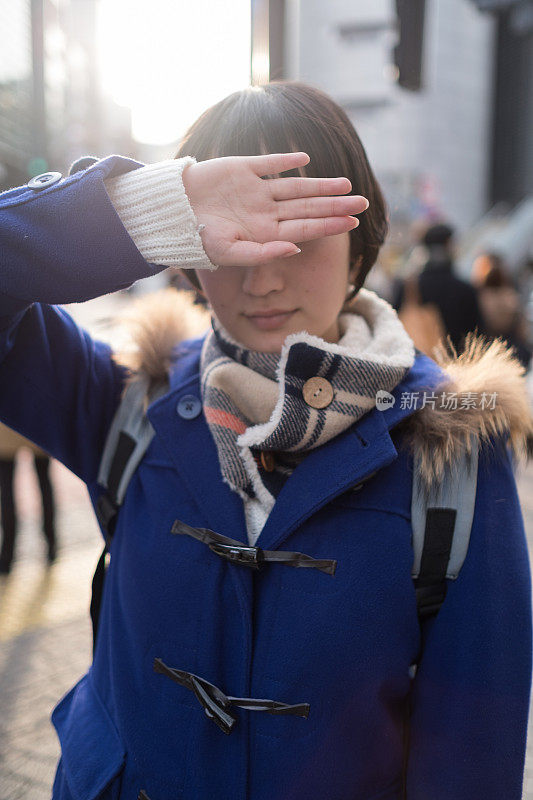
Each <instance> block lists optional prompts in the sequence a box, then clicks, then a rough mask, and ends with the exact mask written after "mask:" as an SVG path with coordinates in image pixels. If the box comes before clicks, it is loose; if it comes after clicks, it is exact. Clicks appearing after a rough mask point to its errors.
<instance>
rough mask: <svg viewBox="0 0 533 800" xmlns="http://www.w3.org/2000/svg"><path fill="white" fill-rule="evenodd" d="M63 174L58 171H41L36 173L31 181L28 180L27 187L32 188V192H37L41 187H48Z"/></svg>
mask: <svg viewBox="0 0 533 800" xmlns="http://www.w3.org/2000/svg"><path fill="white" fill-rule="evenodd" d="M62 177H63V176H62V175H61V173H60V172H43V173H42V175H36V176H35V178H32V179H31V181H28V187H29V188H30V189H33V191H34V192H39V191H40V190H41V189H48V187H49V186H53V185H54V183H57V182H58V181H60V180H61V178H62Z"/></svg>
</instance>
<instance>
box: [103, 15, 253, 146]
mask: <svg viewBox="0 0 533 800" xmlns="http://www.w3.org/2000/svg"><path fill="white" fill-rule="evenodd" d="M250 6H251V2H250V0H148V2H147V0H100V8H99V15H98V43H99V44H98V49H99V53H100V59H99V60H100V70H101V80H102V84H103V86H104V90H105V91H106V93H108V94H109V95H110V96H111V97H112V98H113V99H114V100H115V101H116V102H117V103H119V104H120V105H124V106H129V107H130V108H131V109H132V125H133V136H134V138H135V139H137V140H138V141H140V142H146V143H149V144H167V143H170V142H173V141H175V140H176V139H177V138H179V137H180V136H181V135H182V134H183V133H184V132H185V131H186V129H187V128H188V126H189V125H190V124H191V123H192V122H194V120H195V119H196V118H197V117H198V116H199V115H200V114H201V113H202V111H204V110H205V109H206V108H208V107H209V106H211V105H212V104H213V103H216V102H217V101H218V100H221V99H222V98H223V97H225V96H226V95H227V94H229V93H230V92H233V91H235V90H237V89H242V88H243V87H244V86H247V85H248V84H249V82H250V49H251V42H250Z"/></svg>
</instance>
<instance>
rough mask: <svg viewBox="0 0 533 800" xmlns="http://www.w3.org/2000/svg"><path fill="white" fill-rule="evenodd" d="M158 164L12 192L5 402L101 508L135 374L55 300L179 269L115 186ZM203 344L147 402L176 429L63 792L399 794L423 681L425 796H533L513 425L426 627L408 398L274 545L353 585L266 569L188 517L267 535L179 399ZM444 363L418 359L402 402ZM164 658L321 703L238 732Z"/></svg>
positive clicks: (309, 480) (188, 799) (417, 794)
mask: <svg viewBox="0 0 533 800" xmlns="http://www.w3.org/2000/svg"><path fill="white" fill-rule="evenodd" d="M135 166H136V165H135V164H134V162H130V161H127V160H124V159H119V158H112V159H106V160H104V161H102V162H99V163H98V164H96V165H95V166H94V167H92V168H91V169H89V170H87V171H86V172H83V173H79V174H77V175H75V176H73V177H71V178H68V179H64V180H62V181H59V182H57V183H55V184H54V185H52V186H50V187H48V188H44V189H42V190H37V191H36V190H32V189H27V188H21V189H17V190H12V191H11V192H8V193H6V194H4V195H3V196H2V197H1V198H0V231H1V235H2V244H1V247H0V258H1V259H2V278H1V286H0V313H1V314H2V318H1V325H0V327H1V329H2V332H1V336H0V357H1V364H0V381H1V387H2V391H1V392H0V417H1V418H2V419H3V420H4V421H5V422H6V423H7V424H8V425H10V426H12V427H14V428H16V429H17V430H19V431H21V432H22V433H23V434H24V435H25V436H26V437H28V438H30V439H31V440H33V441H35V442H36V443H38V444H39V445H40V446H41V447H42V448H44V449H45V450H46V451H47V452H49V453H50V454H51V455H53V456H54V457H55V458H57V459H59V460H60V461H62V462H63V463H64V464H66V466H67V467H69V468H70V469H71V470H72V471H73V472H75V473H76V474H77V475H78V476H79V477H80V478H81V479H82V480H84V481H85V482H86V484H87V486H88V489H89V493H90V496H91V499H92V500H93V502H94V503H96V501H97V499H98V497H99V495H100V493H101V487H99V486H98V484H97V482H96V477H97V473H98V467H99V462H100V458H101V455H102V450H103V446H104V442H105V439H106V435H107V432H108V430H109V426H110V423H111V420H112V417H113V414H114V412H115V410H116V408H117V405H118V403H119V399H120V396H121V393H122V390H123V387H124V381H125V377H126V370H125V369H124V368H123V367H121V366H120V365H119V364H117V363H115V361H114V360H112V358H111V351H110V348H109V347H108V346H107V345H105V344H103V343H100V342H97V341H94V340H92V339H91V338H90V336H89V335H88V334H87V333H86V332H84V331H83V330H81V329H80V328H79V327H78V326H77V325H76V324H75V323H74V322H73V320H72V319H71V317H70V316H69V315H68V314H67V313H66V311H64V310H63V309H61V308H60V307H57V306H55V305H53V304H54V303H60V302H71V301H73V300H84V299H88V298H89V297H94V296H97V295H99V294H102V293H104V292H109V291H114V290H116V289H118V288H121V287H123V286H126V285H129V284H130V283H132V282H133V281H135V280H137V279H138V278H140V277H144V276H146V275H149V274H152V273H153V272H156V271H158V269H159V268H157V267H154V266H153V265H148V264H146V262H145V261H144V260H143V259H142V257H141V256H140V254H139V253H138V251H137V250H136V248H135V246H134V245H133V243H132V242H131V240H130V239H129V237H128V236H127V234H126V232H125V231H124V229H123V228H122V225H121V223H120V221H119V219H118V217H117V216H116V214H115V212H114V210H113V208H112V206H111V204H110V202H109V200H108V198H107V195H106V193H105V189H104V185H103V177H105V176H106V175H109V174H112V173H113V172H115V173H117V172H120V171H121V170H124V169H130V168H135ZM66 232H68V233H66ZM200 346H201V342H200V341H193V342H189V343H185V344H181V345H180V346H179V347H177V348H176V350H175V351H174V360H173V363H172V367H171V371H170V388H169V390H168V391H167V392H166V394H165V395H164V396H162V397H161V398H159V399H158V400H156V401H155V402H153V403H152V404H151V406H150V408H149V410H148V415H149V419H150V421H151V423H152V425H153V428H154V430H155V437H154V439H153V440H152V443H151V445H150V447H149V449H148V451H147V453H146V455H145V457H144V459H143V461H142V463H141V465H140V467H139V468H138V469H137V470H136V472H135V473H134V475H133V477H132V479H131V482H130V485H129V488H128V491H127V495H126V499H125V502H124V505H123V507H122V509H121V511H120V513H119V516H118V521H117V525H116V531H115V535H114V538H113V540H112V544H111V561H110V568H109V573H108V576H107V578H106V581H105V587H104V595H103V604H102V610H101V615H100V628H99V634H98V640H97V646H96V651H95V655H94V662H93V664H92V666H91V668H90V670H89V672H88V673H87V674H86V675H85V676H84V677H82V678H81V680H80V681H79V683H78V684H77V685H76V686H75V687H74V688H73V689H72V690H71V691H70V692H69V693H68V694H67V695H66V697H64V698H63V699H62V700H61V701H60V702H59V705H58V706H57V707H56V709H55V710H54V713H53V723H54V725H55V728H56V730H57V733H58V736H59V739H60V742H61V750H62V756H61V761H60V764H59V767H58V772H57V776H56V780H55V785H54V790H53V800H96V799H97V798H99V800H111V799H112V798H113V800H115V799H117V798H120V799H121V800H135V798H137V796H138V794H139V791H140V790H141V789H143V790H144V791H145V792H146V794H147V796H148V797H149V798H150V800H171V799H174V798H183V799H184V800H211V799H212V798H217V800H247V799H248V798H252V799H253V800H274V799H276V800H282V799H283V800H308V798H320V800H378V799H379V800H393V799H394V800H399V798H400V797H401V796H402V795H401V776H402V764H403V758H404V743H405V735H406V714H405V710H406V699H407V697H408V696H409V695H411V698H412V703H411V704H412V716H411V724H410V742H409V760H408V770H407V798H408V800H452V798H453V800H474V798H476V799H477V798H480V800H481V798H483V800H501V798H504V797H505V798H506V800H519V798H520V787H521V781H522V767H523V758H524V749H525V731H526V723H527V711H528V698H529V684H530V673H531V663H530V662H531V636H530V608H531V602H530V594H529V585H530V584H529V571H528V557H527V551H526V545H525V537H524V529H523V522H522V517H521V512H520V507H519V503H518V499H517V493H516V487H515V481H514V477H513V469H512V463H511V459H510V455H509V451H508V449H507V448H506V446H505V442H504V437H502V439H501V440H493V442H492V443H491V444H490V445H485V444H484V445H483V446H482V448H481V453H480V463H479V477H478V489H477V497H476V506H475V515H474V522H473V528H472V535H471V540H470V547H469V552H468V555H467V558H466V561H465V564H464V566H463V568H462V570H461V572H460V574H459V577H458V578H457V580H455V581H453V582H451V583H450V585H449V588H448V593H447V597H446V600H445V602H444V604H443V607H442V609H441V611H440V613H439V615H438V616H437V618H436V619H433V620H430V621H429V622H428V623H427V625H426V628H425V630H424V631H423V636H422V635H421V630H420V626H419V621H418V618H417V610H416V599H415V591H414V587H413V582H412V580H411V566H412V561H413V551H412V545H411V524H410V513H411V511H410V506H411V487H412V470H413V458H412V454H411V452H410V450H409V448H408V447H406V445H405V432H404V431H405V428H404V425H405V424H406V422H408V421H409V417H410V416H411V415H413V410H412V409H409V408H402V407H401V406H402V404H401V403H400V402H397V403H396V404H395V405H394V406H393V407H392V408H388V409H387V410H386V411H378V410H377V409H374V410H372V411H371V412H369V413H367V414H366V415H365V416H364V417H363V418H362V419H361V420H360V421H359V422H358V423H356V424H355V425H354V426H353V427H352V428H351V429H349V430H348V431H347V432H346V433H344V434H342V435H341V436H338V437H337V438H335V439H334V440H332V441H330V442H329V443H327V444H326V445H324V446H322V447H320V448H319V449H317V450H315V451H312V452H310V453H309V454H308V456H307V457H306V459H305V460H304V461H303V462H302V464H301V465H300V466H298V468H297V469H296V470H295V472H294V473H293V475H292V476H291V477H290V479H289V480H288V481H287V483H286V484H285V486H284V488H283V489H282V491H281V493H280V495H279V497H278V498H277V501H276V504H275V506H274V508H273V511H272V513H271V514H270V517H269V518H268V521H267V523H266V525H265V528H264V529H263V531H262V533H261V535H260V538H259V540H258V542H257V545H258V546H259V547H262V548H264V549H269V550H274V549H280V550H291V551H299V552H303V553H306V554H308V555H310V556H313V557H314V558H319V559H320V558H325V559H336V560H337V570H336V573H335V575H334V576H332V575H328V574H325V573H323V572H320V571H318V570H315V569H293V568H290V567H287V566H284V565H280V564H270V565H266V566H265V567H264V569H262V570H259V571H253V570H251V569H249V568H247V567H244V566H241V565H239V564H235V563H231V562H229V561H227V560H225V559H223V558H220V557H219V556H218V555H217V554H215V553H213V552H212V551H211V550H209V548H208V547H206V545H205V544H203V543H201V542H199V541H196V540H195V539H193V538H190V537H188V536H177V535H175V534H173V533H172V532H171V528H172V525H173V523H174V521H175V520H176V519H180V520H182V521H184V522H186V523H187V524H188V525H191V526H193V527H197V528H209V529H211V530H214V531H216V532H218V533H221V534H224V535H225V536H229V537H231V538H233V539H238V540H240V541H242V542H243V543H247V537H246V527H245V520H244V514H243V505H242V501H241V499H240V498H239V496H238V495H237V494H235V493H234V492H232V491H231V490H230V488H229V487H228V486H227V485H226V484H225V483H224V482H223V481H222V478H221V473H220V469H219V464H218V458H217V452H216V448H215V445H214V442H213V439H212V437H211V435H210V432H209V429H208V427H207V425H206V422H205V420H204V417H203V414H202V413H198V414H196V415H191V414H188V415H184V414H183V413H182V412H180V408H181V409H182V408H183V404H181V405H180V399H181V398H182V397H183V396H185V395H189V396H191V395H192V396H194V397H197V398H200V385H199V374H198V368H199V352H200ZM310 377H311V376H310ZM442 377H443V375H442V371H441V369H440V368H439V367H437V365H436V364H435V363H434V362H433V361H432V360H431V359H429V358H427V357H426V356H424V355H421V354H418V355H417V358H416V361H415V364H414V366H413V368H412V369H411V370H410V371H409V373H408V374H407V376H406V378H405V379H404V381H403V382H402V383H401V384H400V385H399V386H398V387H397V388H396V389H395V391H394V394H395V396H396V397H398V398H399V396H400V394H401V393H402V392H415V391H417V390H419V389H428V387H429V388H431V387H433V386H436V385H437V384H438V383H439V382H440V381H441V380H442ZM510 413H511V412H510ZM515 424H516V421H515ZM422 644H423V646H422ZM155 659H161V660H162V661H163V662H164V663H165V664H167V665H169V666H170V667H172V668H175V669H177V670H184V671H187V672H190V673H194V674H196V675H198V676H201V677H202V678H204V679H206V680H207V681H209V682H211V683H212V684H215V685H216V686H217V687H219V688H220V689H221V690H222V691H223V692H225V693H226V694H227V695H233V696H237V697H251V698H268V699H271V700H277V701H282V702H284V703H288V704H298V703H309V704H310V712H309V716H308V718H307V719H303V718H300V717H297V716H275V715H270V714H268V713H265V712H259V711H248V710H246V709H232V713H234V715H235V716H236V718H237V724H236V725H235V728H234V730H233V731H232V732H231V733H230V734H229V735H225V734H224V733H223V732H222V731H221V730H220V729H219V728H218V727H217V726H216V725H215V724H214V723H213V721H212V720H211V719H209V718H208V716H207V715H206V714H205V713H204V708H203V706H202V704H201V703H200V702H199V700H198V699H197V697H196V696H195V694H194V693H193V692H192V691H190V689H188V688H185V687H184V686H181V685H178V684H177V683H175V682H174V681H172V680H171V679H170V678H169V677H168V676H167V675H165V674H160V673H158V672H156V671H155V670H154V661H155ZM417 661H418V664H419V665H418V670H417V673H416V677H415V678H414V679H413V678H412V677H411V675H412V670H410V667H411V665H412V664H414V663H416V662H417Z"/></svg>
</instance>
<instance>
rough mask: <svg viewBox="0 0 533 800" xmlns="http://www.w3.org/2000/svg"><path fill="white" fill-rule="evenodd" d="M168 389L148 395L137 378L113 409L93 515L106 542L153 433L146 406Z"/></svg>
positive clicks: (145, 384) (144, 384) (145, 383)
mask: <svg viewBox="0 0 533 800" xmlns="http://www.w3.org/2000/svg"><path fill="white" fill-rule="evenodd" d="M167 388H168V387H167V384H166V383H165V384H163V385H160V386H158V387H157V389H156V390H155V391H153V392H152V393H151V394H150V395H149V385H148V379H147V378H144V377H139V378H136V379H135V380H133V381H131V382H130V383H129V384H128V385H127V386H126V390H125V392H124V394H123V396H122V400H121V402H120V405H119V407H118V409H117V411H116V412H115V416H114V418H113V421H112V423H111V427H110V428H109V433H108V435H107V439H106V443H105V446H104V451H103V454H102V459H101V461H100V469H99V471H98V478H97V481H98V483H99V484H100V486H103V487H104V489H105V491H104V492H103V494H102V495H101V496H100V498H99V499H98V502H97V506H96V514H97V517H98V521H99V522H100V524H101V526H102V527H103V529H104V531H105V532H106V538H107V540H108V542H109V540H110V539H111V537H112V535H113V529H114V525H115V519H116V515H117V513H118V510H119V508H120V506H121V505H122V503H123V501H124V496H125V494H126V489H127V488H128V484H129V482H130V480H131V476H132V475H133V473H134V472H135V470H136V469H137V467H138V466H139V464H140V462H141V460H142V458H143V456H144V454H145V453H146V451H147V449H148V447H149V445H150V442H151V441H152V439H153V436H154V429H153V428H152V426H151V424H150V421H149V419H148V417H147V415H146V409H147V407H148V404H149V403H151V402H152V401H153V400H156V399H157V398H158V397H161V396H162V395H163V394H165V392H166V391H167Z"/></svg>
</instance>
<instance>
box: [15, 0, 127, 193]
mask: <svg viewBox="0 0 533 800" xmlns="http://www.w3.org/2000/svg"><path fill="white" fill-rule="evenodd" d="M97 6H98V2H97V0H14V1H13V0H0V187H6V186H13V185H16V184H20V183H24V182H26V181H27V179H28V177H31V176H32V175H36V174H39V173H40V172H44V171H46V170H48V169H52V170H59V171H61V172H64V171H65V170H66V169H68V166H69V164H70V163H71V162H72V161H73V160H75V159H76V158H78V157H79V156H80V155H83V154H90V155H102V154H107V153H110V152H120V153H123V154H125V155H128V154H130V153H132V152H133V143H132V140H131V120H130V113H129V111H128V110H126V109H124V108H121V107H119V106H117V105H115V104H114V103H112V102H111V101H110V100H108V99H106V98H105V97H104V96H103V94H102V92H101V90H100V88H99V85H100V84H99V79H98V69H97V59H96V13H97Z"/></svg>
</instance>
